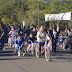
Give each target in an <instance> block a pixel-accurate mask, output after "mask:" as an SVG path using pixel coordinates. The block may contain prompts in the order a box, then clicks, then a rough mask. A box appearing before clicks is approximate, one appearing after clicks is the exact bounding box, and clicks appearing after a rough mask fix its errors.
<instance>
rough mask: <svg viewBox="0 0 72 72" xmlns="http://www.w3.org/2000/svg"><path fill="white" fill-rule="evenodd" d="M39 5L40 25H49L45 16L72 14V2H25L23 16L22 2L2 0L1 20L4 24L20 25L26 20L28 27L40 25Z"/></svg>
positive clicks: (61, 0)
mask: <svg viewBox="0 0 72 72" xmlns="http://www.w3.org/2000/svg"><path fill="white" fill-rule="evenodd" d="M38 1H39V2H38ZM38 4H39V24H40V25H41V24H44V25H45V24H47V23H49V22H45V14H56V13H64V12H72V0H23V14H22V0H0V18H1V19H2V21H3V23H4V24H13V23H15V24H19V23H22V21H23V20H24V21H25V22H26V24H27V25H38ZM59 22H61V21H58V22H54V21H51V23H59ZM68 23H69V24H71V21H69V22H68Z"/></svg>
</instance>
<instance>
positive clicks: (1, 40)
mask: <svg viewBox="0 0 72 72" xmlns="http://www.w3.org/2000/svg"><path fill="white" fill-rule="evenodd" d="M4 35H5V31H4V29H3V23H2V22H1V23H0V44H1V48H0V50H3V47H4Z"/></svg>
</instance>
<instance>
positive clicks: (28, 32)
mask: <svg viewBox="0 0 72 72" xmlns="http://www.w3.org/2000/svg"><path fill="white" fill-rule="evenodd" d="M26 34H27V36H29V35H30V29H29V27H27V29H26Z"/></svg>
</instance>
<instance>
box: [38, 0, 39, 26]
mask: <svg viewBox="0 0 72 72" xmlns="http://www.w3.org/2000/svg"><path fill="white" fill-rule="evenodd" d="M38 26H39V0H38Z"/></svg>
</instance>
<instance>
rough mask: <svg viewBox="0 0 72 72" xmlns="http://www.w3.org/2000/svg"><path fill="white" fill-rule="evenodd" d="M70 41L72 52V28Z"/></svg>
mask: <svg viewBox="0 0 72 72" xmlns="http://www.w3.org/2000/svg"><path fill="white" fill-rule="evenodd" d="M70 40H71V51H72V28H71V31H70Z"/></svg>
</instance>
